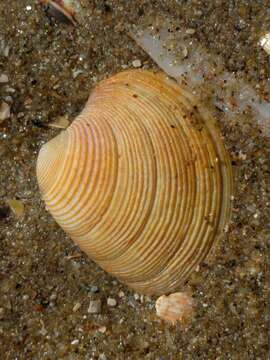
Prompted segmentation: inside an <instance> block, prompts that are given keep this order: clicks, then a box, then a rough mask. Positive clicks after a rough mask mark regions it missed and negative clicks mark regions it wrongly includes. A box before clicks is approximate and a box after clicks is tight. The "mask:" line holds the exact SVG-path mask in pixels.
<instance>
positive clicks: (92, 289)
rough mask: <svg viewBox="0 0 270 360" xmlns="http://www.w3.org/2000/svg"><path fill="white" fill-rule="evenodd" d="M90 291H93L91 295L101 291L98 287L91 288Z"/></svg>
mask: <svg viewBox="0 0 270 360" xmlns="http://www.w3.org/2000/svg"><path fill="white" fill-rule="evenodd" d="M90 291H91V293H94V294H95V293H97V292H98V291H99V289H98V287H97V286H95V285H94V286H91V288H90Z"/></svg>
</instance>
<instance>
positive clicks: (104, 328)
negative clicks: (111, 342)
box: [98, 326, 107, 334]
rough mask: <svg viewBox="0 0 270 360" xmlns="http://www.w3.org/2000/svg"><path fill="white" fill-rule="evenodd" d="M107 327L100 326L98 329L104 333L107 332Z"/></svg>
mask: <svg viewBox="0 0 270 360" xmlns="http://www.w3.org/2000/svg"><path fill="white" fill-rule="evenodd" d="M106 330H107V328H106V326H101V327H100V328H98V331H99V332H101V333H102V334H105V332H106Z"/></svg>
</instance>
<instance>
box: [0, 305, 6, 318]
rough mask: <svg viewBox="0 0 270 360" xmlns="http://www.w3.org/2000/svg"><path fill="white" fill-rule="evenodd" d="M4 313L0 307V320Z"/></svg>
mask: <svg viewBox="0 0 270 360" xmlns="http://www.w3.org/2000/svg"><path fill="white" fill-rule="evenodd" d="M4 314H5V309H4V308H0V320H1V319H3V318H4Z"/></svg>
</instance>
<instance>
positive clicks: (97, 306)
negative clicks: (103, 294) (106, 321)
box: [88, 300, 101, 314]
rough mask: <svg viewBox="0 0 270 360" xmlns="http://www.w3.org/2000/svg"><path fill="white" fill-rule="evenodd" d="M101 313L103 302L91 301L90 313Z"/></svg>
mask: <svg viewBox="0 0 270 360" xmlns="http://www.w3.org/2000/svg"><path fill="white" fill-rule="evenodd" d="M100 312H101V301H100V300H91V301H90V303H89V308H88V313H89V314H99V313H100Z"/></svg>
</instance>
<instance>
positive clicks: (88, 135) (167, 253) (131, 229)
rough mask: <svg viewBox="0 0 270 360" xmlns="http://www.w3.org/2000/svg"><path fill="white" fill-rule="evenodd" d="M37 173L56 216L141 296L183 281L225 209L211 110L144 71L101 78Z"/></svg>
mask: <svg viewBox="0 0 270 360" xmlns="http://www.w3.org/2000/svg"><path fill="white" fill-rule="evenodd" d="M37 178H38V183H39V186H40V189H41V192H42V195H43V198H44V200H45V203H46V205H47V208H48V209H49V211H50V212H51V214H52V215H53V217H54V218H55V220H56V221H57V223H58V224H59V225H60V226H61V227H62V228H63V229H64V230H65V231H66V232H67V234H69V235H70V237H71V238H72V239H73V240H74V241H75V242H76V243H77V244H78V245H79V246H80V248H81V249H82V250H83V251H84V252H85V253H86V254H88V255H89V257H90V258H91V259H93V260H94V261H95V262H96V263H98V264H99V265H100V266H101V267H102V268H103V269H105V270H106V271H108V272H109V273H111V274H113V275H114V276H116V277H118V278H119V280H120V281H122V282H124V283H126V284H127V285H128V286H130V287H131V288H133V289H135V290H136V291H138V292H141V293H148V294H164V293H168V292H170V291H172V290H174V289H176V288H177V287H179V285H180V284H181V283H182V282H183V281H184V280H186V279H187V277H188V276H189V275H190V273H191V272H192V271H193V270H194V269H195V268H196V267H197V265H198V264H199V263H200V262H201V261H202V260H203V259H204V258H205V257H206V255H207V254H208V253H209V251H210V249H211V247H212V245H213V243H214V241H215V240H216V239H218V238H219V237H220V236H221V235H222V232H223V229H224V227H225V226H226V224H227V223H228V220H229V216H230V207H231V206H230V198H231V194H232V172H231V165H230V159H229V157H228V154H227V152H226V151H225V148H224V146H223V143H222V140H221V137H220V134H219V131H218V128H217V126H216V124H215V122H214V121H213V119H212V117H211V115H210V114H209V113H208V112H207V111H206V110H205V109H204V108H203V107H202V106H200V104H199V103H198V101H197V100H196V99H195V98H194V97H193V95H192V94H190V93H189V92H187V91H186V90H184V89H183V88H180V87H179V86H178V85H177V83H176V82H174V81H173V80H171V79H169V78H168V77H167V76H165V75H163V74H155V73H153V72H150V71H145V70H131V71H126V72H122V73H119V74H117V75H115V76H112V77H111V78H109V79H107V80H104V81H102V82H101V83H100V84H98V85H97V86H96V87H95V89H94V90H93V92H92V93H91V95H90V97H89V100H88V102H87V104H86V107H85V108H84V110H83V111H82V113H81V114H80V115H79V116H78V117H77V118H76V119H75V120H74V121H73V123H72V124H71V125H70V126H69V127H68V128H67V130H65V131H62V132H61V133H60V134H59V135H58V136H57V137H55V138H54V139H52V140H51V141H49V142H48V143H47V144H45V145H43V146H42V148H41V150H40V153H39V157H38V162H37Z"/></svg>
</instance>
